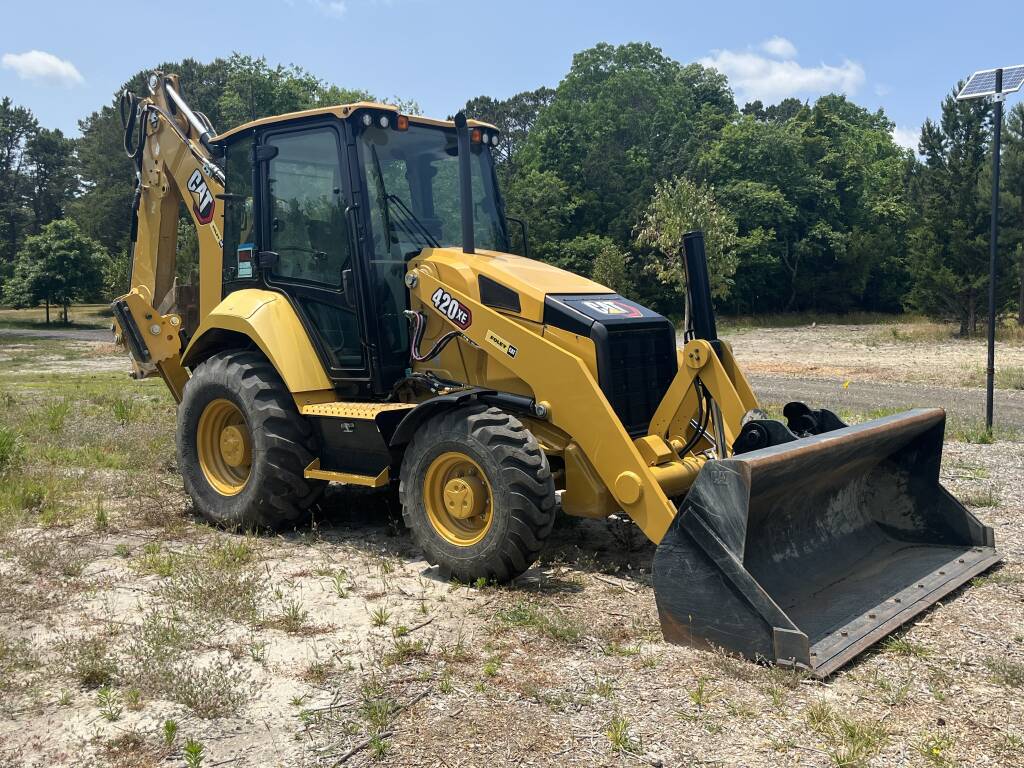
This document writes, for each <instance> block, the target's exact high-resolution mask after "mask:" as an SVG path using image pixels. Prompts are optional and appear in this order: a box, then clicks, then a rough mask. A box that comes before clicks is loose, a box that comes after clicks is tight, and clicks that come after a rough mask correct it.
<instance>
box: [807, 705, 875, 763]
mask: <svg viewBox="0 0 1024 768" xmlns="http://www.w3.org/2000/svg"><path fill="white" fill-rule="evenodd" d="M812 706H813V705H812ZM827 706H828V705H825V704H823V703H822V704H821V705H820V706H819V707H818V708H817V709H816V710H815V712H814V714H813V717H814V723H815V724H814V725H812V727H813V728H814V730H815V731H817V733H818V734H819V735H820V736H821V738H822V740H823V741H824V742H825V745H826V747H827V749H826V752H827V753H828V755H829V757H830V758H831V760H832V763H833V764H834V765H835V766H836V767H837V768H854V767H855V766H857V767H859V766H863V765H865V764H866V763H867V761H868V760H869V759H870V758H871V757H873V756H874V755H875V754H877V753H878V750H879V749H880V748H881V746H882V744H884V743H885V740H886V739H887V738H888V733H887V732H886V730H885V729H884V728H883V727H882V726H881V724H879V723H862V722H857V721H854V720H850V719H848V718H846V717H843V716H841V715H839V714H838V713H835V712H832V711H831V709H830V708H829V709H826V707H827ZM808 709H809V710H810V707H809V708H808ZM811 717H812V714H811V712H810V711H809V712H808V721H809V722H810V721H811Z"/></svg>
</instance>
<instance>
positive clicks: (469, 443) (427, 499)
mask: <svg viewBox="0 0 1024 768" xmlns="http://www.w3.org/2000/svg"><path fill="white" fill-rule="evenodd" d="M400 475H401V482H400V484H399V497H400V499H401V502H402V516H403V518H404V520H405V524H406V526H407V527H408V528H409V530H410V531H411V532H412V535H413V538H414V539H415V540H416V543H417V544H418V545H419V546H420V548H421V549H422V550H423V553H424V555H425V556H426V558H427V561H428V562H430V563H431V564H433V565H440V566H441V567H442V568H447V569H448V570H450V571H451V574H452V576H454V577H455V578H457V579H459V580H460V581H463V582H471V581H475V580H477V579H480V578H484V579H487V580H492V579H493V580H495V581H498V582H505V581H509V580H511V579H514V578H515V577H516V576H518V575H520V574H521V573H523V572H524V571H525V570H526V569H527V568H529V567H530V566H531V565H533V563H534V562H535V561H536V559H537V557H538V555H539V554H540V552H541V550H542V548H543V545H544V541H545V539H547V537H548V535H549V534H550V533H551V527H552V525H553V524H554V520H555V484H554V479H553V478H552V476H551V468H550V467H549V466H548V460H547V457H546V456H545V455H544V452H543V451H542V450H541V448H540V445H539V443H538V442H537V440H536V438H535V437H534V436H533V434H532V433H530V432H529V431H528V430H527V429H526V428H525V427H524V426H523V425H522V423H521V422H520V421H519V420H518V419H517V418H515V417H514V416H511V415H510V414H507V413H505V412H503V411H501V410H499V409H497V408H489V407H487V406H483V405H479V406H470V407H467V408H458V409H455V410H451V411H448V412H446V413H443V414H441V415H439V416H435V417H434V418H432V419H430V420H429V421H427V422H426V423H424V424H423V425H421V426H420V428H419V430H418V431H417V432H416V434H415V435H414V437H413V439H412V441H411V442H410V443H409V446H408V448H407V449H406V452H405V458H404V459H403V461H402V469H401V473H400ZM470 486H472V487H470ZM446 494H447V495H446ZM452 494H455V495H454V496H453V495H452ZM482 497H484V498H486V501H485V502H481V501H480V498H482ZM465 499H470V501H465V502H464V500H465ZM463 503H465V504H467V505H474V504H475V505H476V506H475V507H473V508H468V507H466V508H463V507H460V506H459V505H460V504H463ZM473 512H478V514H475V515H474V514H472V513H473Z"/></svg>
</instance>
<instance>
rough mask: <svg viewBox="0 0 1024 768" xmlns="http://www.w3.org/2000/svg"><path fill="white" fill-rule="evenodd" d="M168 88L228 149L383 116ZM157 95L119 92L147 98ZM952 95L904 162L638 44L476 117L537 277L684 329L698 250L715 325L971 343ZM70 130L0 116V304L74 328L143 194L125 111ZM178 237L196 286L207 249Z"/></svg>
mask: <svg viewBox="0 0 1024 768" xmlns="http://www.w3.org/2000/svg"><path fill="white" fill-rule="evenodd" d="M157 68H159V69H163V70H165V71H172V72H177V73H178V74H179V75H181V83H182V89H183V91H184V96H185V98H186V99H187V100H188V101H189V103H190V104H191V105H192V106H193V108H194V109H197V110H199V111H201V112H203V113H205V114H206V115H207V116H208V117H209V118H210V119H211V121H212V122H213V123H214V125H216V126H218V127H220V128H222V129H226V128H228V127H230V126H233V125H236V124H238V123H241V122H245V121H247V120H251V119H255V118H259V117H263V116H267V115H273V114H279V113H282V112H289V111H294V110H298V109H305V108H309V107H312V106H316V105H324V104H334V103H344V102H348V101H354V100H358V99H362V98H371V97H372V95H371V94H369V93H367V92H365V91H361V90H352V89H346V88H342V87H339V86H337V85H333V84H330V83H327V82H325V81H323V80H321V79H319V78H317V77H316V76H314V75H312V74H310V73H308V72H306V71H304V70H302V69H300V68H298V67H294V66H289V67H285V66H271V65H269V64H268V63H267V62H266V61H265V60H263V59H255V58H251V57H247V56H243V55H240V54H234V55H232V56H231V57H229V58H226V59H216V60H214V61H212V62H210V63H202V62H198V61H194V60H191V59H185V60H183V61H179V62H165V63H163V64H160V65H159V66H158V67H157ZM148 73H149V70H147V71H143V72H138V73H136V74H135V75H134V76H132V77H131V78H129V79H128V80H127V81H126V83H125V87H127V88H129V89H130V90H132V91H134V92H135V93H145V92H146V86H145V82H146V78H147V76H148ZM951 85H952V84H951ZM955 91H956V88H953V89H952V90H951V91H950V93H949V94H947V95H946V96H945V98H944V99H943V100H942V103H941V111H940V117H939V119H938V120H935V121H932V120H928V121H926V122H925V124H924V125H923V126H922V129H921V134H920V144H919V147H918V149H919V153H917V154H915V153H914V152H911V151H909V150H906V149H904V148H902V147H900V146H898V145H897V144H896V143H895V142H894V141H893V138H892V134H891V131H892V128H893V123H892V122H891V121H890V119H889V118H888V117H887V116H886V115H885V113H884V112H883V111H882V110H878V111H874V112H873V111H870V110H868V109H865V108H864V107H862V106H860V105H858V104H856V103H855V102H854V101H852V100H850V99H849V98H847V97H845V96H841V95H836V94H830V95H826V96H822V97H821V98H819V99H817V100H816V101H814V102H813V103H805V102H802V101H800V100H797V99H792V98H790V99H785V100H783V101H782V102H780V103H778V104H770V105H764V104H762V103H760V102H752V103H748V104H745V105H743V106H742V107H739V106H738V105H737V104H736V102H735V99H734V97H733V93H732V91H731V90H730V88H729V83H728V81H727V79H726V77H725V76H724V75H722V74H720V73H718V72H717V71H715V70H713V69H708V68H705V67H703V66H701V65H699V64H683V63H680V62H677V61H674V60H672V59H671V58H669V57H667V56H665V55H664V53H662V51H660V50H659V49H658V48H656V47H654V46H652V45H649V44H645V43H630V44H626V45H620V46H614V45H608V44H599V45H596V46H594V47H593V48H590V49H588V50H585V51H581V52H579V53H577V54H576V55H575V56H574V57H573V61H572V65H571V67H570V69H569V71H568V73H566V75H565V77H564V78H563V79H562V81H561V82H560V83H559V84H558V85H557V87H555V88H546V87H544V88H538V89H536V90H533V91H527V92H523V93H519V94H515V95H513V96H511V97H509V98H507V99H495V98H491V97H488V96H480V97H478V98H475V99H472V100H470V101H469V102H468V103H467V104H466V105H465V109H466V111H467V113H468V114H469V115H470V116H472V117H477V118H480V119H483V120H487V121H489V122H492V123H494V124H495V125H497V126H498V127H499V128H500V129H501V132H502V141H501V143H500V145H499V146H498V148H497V151H496V156H497V160H498V168H499V174H500V177H501V179H500V180H501V185H502V189H503V192H504V197H505V206H506V209H507V211H508V214H509V215H510V216H515V217H518V218H521V219H523V220H525V221H526V222H527V223H528V227H529V237H528V241H529V250H530V255H531V256H533V257H535V258H540V259H543V260H545V261H549V262H551V263H553V264H556V265H558V266H562V267H565V268H567V269H571V270H573V271H576V272H579V273H582V274H586V275H590V276H592V277H594V278H595V279H597V280H599V281H600V282H603V283H605V284H607V285H609V286H610V287H612V288H614V289H616V290H619V291H621V292H623V293H626V294H628V295H630V296H632V297H633V298H636V299H638V300H639V301H642V302H644V303H646V304H648V305H650V306H652V307H654V308H655V309H658V310H660V311H662V312H665V313H668V314H672V315H679V314H681V309H682V302H681V297H682V295H683V290H684V282H685V274H684V271H683V269H682V262H681V254H680V252H679V238H680V235H681V234H682V233H683V232H684V231H686V230H688V229H692V228H700V229H703V230H704V231H705V233H706V235H707V246H708V255H709V260H710V262H711V268H712V276H713V292H714V296H715V299H716V302H717V303H718V305H719V309H720V310H721V311H725V312H729V313H738V314H740V313H741V314H759V313H775V312H786V311H803V310H810V311H816V312H847V311H851V310H869V311H882V312H897V311H902V310H915V311H920V312H925V313H928V314H930V315H933V316H935V317H940V318H944V319H950V320H953V321H956V322H957V323H959V325H960V328H961V330H962V332H964V333H972V332H974V331H976V330H977V328H978V325H979V323H982V322H983V319H984V314H985V313H984V308H985V302H986V296H987V284H988V283H987V280H988V276H987V275H988V227H989V218H988V195H989V187H990V183H991V177H990V171H989V168H990V164H991V156H990V152H991V138H990V133H991V129H992V123H991V117H992V116H991V112H990V107H989V105H988V104H987V103H986V102H984V101H972V102H966V103H957V102H956V101H955V100H954V99H953V94H954V93H955ZM119 92H120V91H119ZM385 100H390V101H395V99H385ZM399 101H400V106H402V108H403V109H406V110H408V111H416V109H417V107H416V105H415V103H413V102H402V101H401V100H399ZM79 126H80V131H81V137H79V138H76V139H71V138H68V137H65V136H64V135H63V134H62V133H61V132H60V131H59V130H49V129H46V128H43V127H41V126H39V125H38V122H37V121H36V120H35V118H34V117H33V116H32V114H31V112H29V111H28V110H27V109H25V108H23V107H19V106H17V105H15V104H13V103H12V102H11V100H10V99H6V98H5V99H3V100H2V101H0V281H2V283H3V288H2V291H3V293H2V296H3V300H4V301H6V302H8V303H14V304H18V305H28V304H38V303H42V302H44V301H52V302H54V303H57V304H59V305H62V306H66V305H67V303H69V302H70V301H77V300H82V299H87V298H89V299H93V298H108V297H109V296H110V295H111V294H113V293H116V292H118V291H120V290H122V289H123V287H124V284H125V281H126V275H127V253H128V211H129V206H130V201H131V195H132V185H133V175H132V166H131V164H130V162H128V160H127V159H126V158H125V156H124V153H123V150H122V146H121V142H122V135H121V126H120V120H119V117H118V114H117V95H116V94H115V95H114V96H112V99H111V101H110V103H108V104H106V105H104V106H102V107H100V108H99V109H98V110H96V111H95V112H93V113H92V114H90V115H88V116H86V117H85V118H84V119H82V120H81V121H80V123H79ZM1004 137H1005V139H1004V148H1003V152H1004V155H1003V158H1002V160H1003V174H1002V184H1003V211H1002V220H1001V227H1002V231H1001V243H1002V247H1001V251H1000V263H999V268H1000V283H999V285H1000V296H999V300H1000V309H1001V310H1002V311H1003V312H1004V313H1010V312H1016V313H1017V315H1018V319H1019V321H1020V322H1022V323H1024V306H1022V305H1024V281H1022V279H1021V276H1022V272H1024V248H1022V246H1021V242H1022V238H1024V107H1022V106H1020V105H1017V106H1016V107H1015V108H1014V109H1013V110H1011V111H1010V113H1009V115H1008V118H1007V121H1006V125H1005V128H1004ZM55 222H60V225H59V227H58V226H57V225H56V224H54V223H55ZM181 233H182V236H181V237H180V238H179V248H180V249H182V250H183V251H184V253H183V258H182V262H183V263H185V264H187V263H188V262H189V261H190V258H193V259H194V257H195V254H194V249H195V239H194V237H190V234H191V233H190V231H189V227H188V226H187V225H183V227H182V231H181ZM518 247H520V248H522V247H523V246H522V244H521V243H520V244H518ZM57 251H59V252H61V253H64V254H65V256H66V255H67V254H71V253H76V254H79V255H80V256H81V258H80V259H79V261H78V262H75V263H80V265H81V268H80V269H78V272H84V271H90V272H91V273H93V276H92V277H89V278H85V277H82V278H81V279H79V278H78V277H77V274H76V275H69V276H67V277H65V278H62V280H61V281H57V282H55V281H54V280H53V279H44V278H43V275H44V273H45V272H46V268H45V264H46V263H49V264H51V265H53V264H67V263H69V262H68V261H67V258H70V257H67V256H66V258H64V261H62V260H61V257H58V256H54V255H53V254H54V253H56V252H57ZM190 251H191V253H190ZM47 260H48V261H47ZM96 274H99V275H100V278H99V279H97V278H96Z"/></svg>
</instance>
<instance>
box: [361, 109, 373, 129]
mask: <svg viewBox="0 0 1024 768" xmlns="http://www.w3.org/2000/svg"><path fill="white" fill-rule="evenodd" d="M363 125H365V126H366V127H367V128H369V127H370V126H371V125H373V115H371V114H370V113H369V112H363Z"/></svg>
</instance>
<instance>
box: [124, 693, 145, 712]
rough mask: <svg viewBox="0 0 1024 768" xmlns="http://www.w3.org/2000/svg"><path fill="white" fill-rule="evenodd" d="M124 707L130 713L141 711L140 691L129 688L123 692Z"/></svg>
mask: <svg viewBox="0 0 1024 768" xmlns="http://www.w3.org/2000/svg"><path fill="white" fill-rule="evenodd" d="M124 705H125V706H126V707H128V709H130V710H131V711H132V712H137V711H138V710H140V709H142V691H140V690H139V689H138V688H129V689H128V690H127V691H125V692H124Z"/></svg>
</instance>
